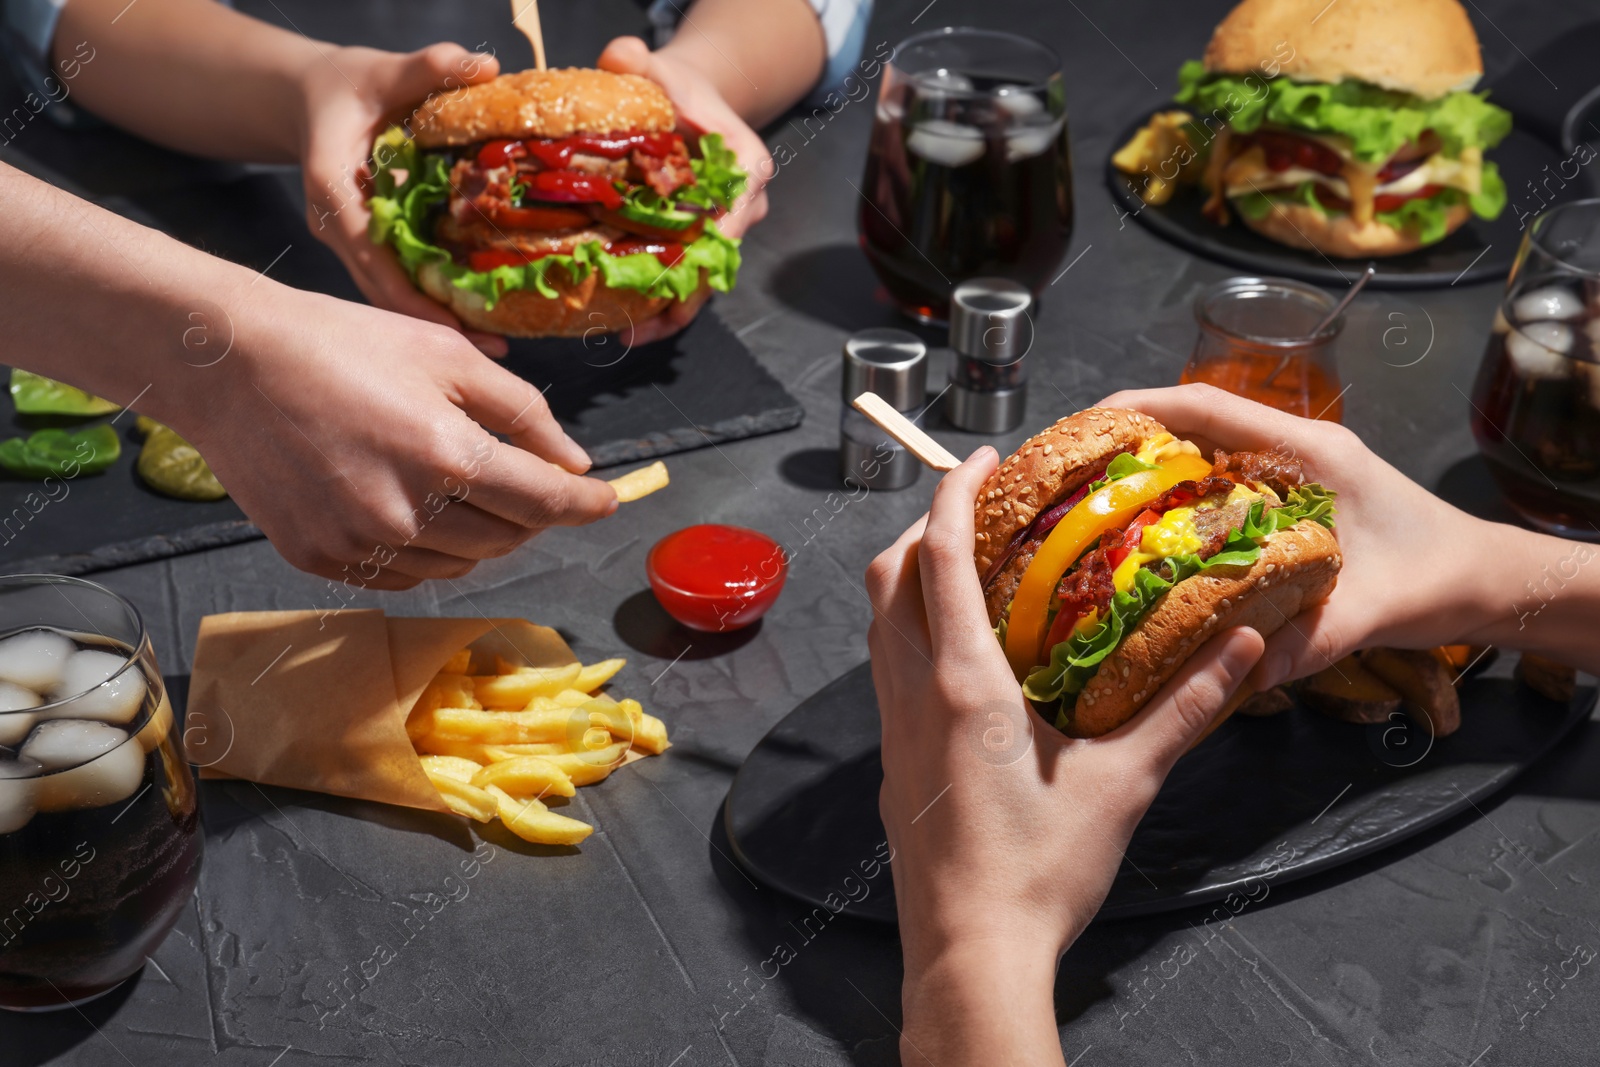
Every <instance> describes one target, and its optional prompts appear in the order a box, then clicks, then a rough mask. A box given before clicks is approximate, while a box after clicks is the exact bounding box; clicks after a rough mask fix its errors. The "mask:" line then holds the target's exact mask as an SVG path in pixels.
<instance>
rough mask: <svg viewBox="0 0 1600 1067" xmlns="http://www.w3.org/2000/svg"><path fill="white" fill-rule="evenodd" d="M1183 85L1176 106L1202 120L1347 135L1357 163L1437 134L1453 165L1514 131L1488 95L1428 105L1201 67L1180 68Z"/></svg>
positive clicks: (1357, 88)
mask: <svg viewBox="0 0 1600 1067" xmlns="http://www.w3.org/2000/svg"><path fill="white" fill-rule="evenodd" d="M1178 83H1179V89H1178V93H1177V96H1176V97H1175V98H1174V99H1176V100H1177V101H1178V102H1179V103H1181V104H1185V105H1187V106H1188V107H1190V108H1192V109H1194V110H1195V111H1197V112H1199V113H1200V118H1201V120H1202V121H1204V119H1205V118H1206V117H1207V116H1208V115H1210V114H1213V113H1215V114H1217V115H1219V117H1221V118H1223V119H1225V120H1226V121H1227V122H1228V123H1229V124H1230V125H1231V126H1233V128H1234V129H1236V130H1238V131H1239V132H1240V133H1251V132H1253V131H1255V130H1256V129H1258V128H1259V127H1260V126H1261V124H1262V123H1263V122H1270V123H1273V124H1275V125H1279V126H1288V127H1294V128H1298V129H1302V130H1311V131H1313V132H1316V133H1332V134H1342V135H1344V136H1345V137H1348V138H1350V142H1351V151H1352V152H1354V153H1355V156H1356V158H1357V159H1360V160H1364V161H1365V162H1368V163H1381V162H1383V161H1384V160H1387V159H1388V158H1389V157H1390V156H1392V155H1394V153H1395V151H1396V150H1397V149H1399V148H1400V146H1401V145H1404V144H1406V143H1407V142H1408V141H1415V140H1416V139H1417V138H1418V137H1420V136H1421V135H1422V132H1423V131H1424V130H1432V131H1433V132H1434V133H1436V134H1438V135H1439V140H1440V141H1441V142H1442V148H1441V151H1443V153H1444V154H1445V155H1446V156H1448V157H1450V158H1452V159H1453V158H1455V157H1456V156H1459V155H1460V154H1461V150H1462V149H1463V148H1493V147H1494V146H1495V145H1497V144H1499V143H1500V142H1501V141H1502V140H1503V139H1504V138H1505V136H1506V134H1508V133H1510V132H1511V113H1510V112H1508V111H1506V110H1505V109H1504V108H1500V107H1496V106H1495V105H1493V104H1491V103H1489V102H1488V100H1487V99H1485V98H1486V97H1487V96H1488V94H1487V93H1472V92H1466V91H1460V92H1454V93H1450V94H1448V95H1446V96H1443V97H1440V98H1439V99H1437V100H1424V99H1422V98H1421V97H1418V96H1413V95H1411V94H1409V93H1400V92H1394V91H1391V90H1388V89H1380V88H1378V87H1377V86H1375V85H1369V84H1367V83H1365V82H1359V81H1354V80H1351V79H1348V78H1347V79H1345V80H1344V81H1341V82H1338V83H1335V84H1328V83H1326V82H1297V81H1293V80H1291V79H1289V78H1286V77H1280V78H1271V79H1267V78H1263V77H1261V76H1260V75H1257V74H1250V75H1245V76H1243V77H1241V76H1239V75H1235V74H1208V73H1207V72H1206V69H1205V65H1204V64H1203V63H1201V62H1200V61H1199V60H1190V61H1189V62H1187V63H1185V64H1184V65H1183V68H1182V69H1181V70H1179V72H1178Z"/></svg>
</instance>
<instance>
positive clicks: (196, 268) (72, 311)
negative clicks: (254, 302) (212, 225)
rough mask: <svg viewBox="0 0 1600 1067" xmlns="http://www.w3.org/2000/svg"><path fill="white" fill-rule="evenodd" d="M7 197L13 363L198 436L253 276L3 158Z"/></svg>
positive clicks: (0, 281)
mask: <svg viewBox="0 0 1600 1067" xmlns="http://www.w3.org/2000/svg"><path fill="white" fill-rule="evenodd" d="M0 202H3V203H4V204H5V205H6V210H5V212H4V214H0V321H3V322H4V323H5V324H6V362H7V363H8V364H11V365H12V366H17V367H21V368H23V369H24V370H30V371H34V372H35V373H38V374H44V375H48V376H49V377H52V378H58V379H61V380H64V381H67V382H69V383H71V384H73V385H76V386H79V387H80V388H83V389H87V390H89V391H90V392H93V393H96V394H98V395H100V396H104V397H105V398H107V399H108V400H111V401H113V402H115V403H117V404H122V405H131V404H133V403H135V401H137V403H138V408H139V410H140V411H141V412H144V413H148V414H150V415H151V416H153V417H155V418H157V419H159V420H160V421H162V422H166V423H169V424H171V425H174V426H176V427H178V428H180V430H183V431H188V432H189V433H193V432H194V431H195V427H193V426H191V425H189V423H190V418H189V416H190V415H192V414H193V413H194V412H196V411H197V410H200V409H202V408H204V407H206V406H207V405H196V404H194V403H193V402H192V400H191V398H192V397H194V396H196V395H200V394H203V393H204V392H205V391H206V390H208V389H210V390H213V391H214V389H215V386H216V379H217V374H216V372H212V373H211V374H210V376H209V378H208V377H207V368H208V367H210V366H214V365H215V364H216V362H217V361H218V360H219V359H220V357H222V355H223V353H224V352H225V351H228V349H229V346H230V342H231V339H232V337H233V334H234V330H235V323H234V321H233V320H235V319H237V318H239V314H238V310H239V308H240V307H241V306H242V305H243V304H244V303H245V300H244V294H245V293H247V292H249V293H261V294H262V295H264V290H256V289H252V285H253V284H254V283H255V277H254V274H253V272H252V271H250V270H248V269H246V268H244V267H240V266H237V265H235V264H232V263H228V262H226V261H224V260H220V259H217V258H215V257H213V256H208V255H206V254H205V253H203V252H199V251H197V250H195V249H193V248H190V247H188V246H187V245H184V244H181V243H179V242H178V241H175V240H173V239H172V238H170V237H167V236H165V235H163V234H160V233H157V232H156V231H154V230H150V229H147V228H146V227H143V226H140V225H138V224H137V223H134V222H130V221H128V220H127V219H124V218H122V217H120V216H118V215H114V214H112V213H111V212H109V211H105V210H103V209H101V208H98V207H95V206H94V205H93V204H89V203H85V202H84V201H82V200H79V199H78V198H76V197H73V196H71V195H69V194H67V193H64V192H62V191H61V190H59V189H56V188H54V187H52V186H49V185H47V184H45V183H44V182H40V181H37V180H35V179H33V178H31V177H29V176H27V175H25V174H22V173H21V172H19V171H16V170H13V169H12V168H10V167H6V166H3V165H0ZM260 285H261V286H268V287H276V283H274V282H271V281H269V280H266V279H262V280H261V281H260ZM240 325H241V326H242V323H241V324H240ZM228 358H229V360H230V361H232V363H233V364H236V363H238V362H239V361H240V360H242V359H243V356H242V355H241V354H240V352H239V351H238V350H237V349H236V350H235V351H233V352H232V354H231V355H230V356H229V357H228ZM234 369H235V368H234V366H232V365H230V366H229V367H228V368H227V371H228V372H231V371H233V370H234Z"/></svg>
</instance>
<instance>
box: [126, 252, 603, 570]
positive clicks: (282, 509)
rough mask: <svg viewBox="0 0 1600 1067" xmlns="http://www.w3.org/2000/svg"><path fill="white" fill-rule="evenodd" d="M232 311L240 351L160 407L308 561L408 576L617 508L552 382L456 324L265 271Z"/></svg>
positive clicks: (489, 553) (235, 493) (203, 369)
mask: <svg viewBox="0 0 1600 1067" xmlns="http://www.w3.org/2000/svg"><path fill="white" fill-rule="evenodd" d="M266 287H270V288H266ZM230 306H231V307H232V308H233V310H232V311H231V312H230V313H229V314H230V319H231V322H230V323H229V325H231V327H232V329H231V347H229V348H228V349H227V354H226V355H223V356H221V357H220V358H214V359H212V358H208V359H207V360H200V359H195V360H193V361H192V364H191V365H193V366H194V367H195V370H194V371H193V372H192V374H187V373H186V374H185V375H184V376H183V380H184V381H185V382H186V383H187V384H186V385H185V388H186V389H188V390H189V391H190V394H189V395H188V396H186V397H181V398H178V399H179V401H180V402H179V403H176V404H174V405H173V410H164V411H161V412H159V413H158V417H161V418H162V419H163V421H167V422H170V423H171V424H172V425H173V426H174V428H175V429H177V430H178V431H179V432H180V433H182V434H183V435H184V436H185V437H186V438H188V439H189V440H190V441H191V442H193V443H194V445H195V446H196V447H197V448H199V449H200V451H201V453H202V454H203V455H204V456H205V457H206V460H207V461H208V462H209V463H210V464H211V467H212V469H213V470H214V471H215V472H216V475H217V477H218V479H219V480H220V481H221V482H222V484H223V485H224V486H225V487H226V488H227V490H228V492H229V494H230V495H231V496H232V497H233V498H234V499H235V500H236V501H237V502H238V503H239V506H240V507H241V508H243V509H244V511H245V514H247V515H248V516H250V518H251V520H252V521H254V522H255V524H256V525H257V526H259V527H260V528H261V530H262V532H263V533H265V534H266V535H267V537H268V538H270V539H271V540H272V543H273V545H274V546H276V548H277V549H278V551H279V552H280V553H282V554H283V556H284V558H286V559H287V560H288V561H289V562H290V563H292V564H294V565H295V566H296V567H299V568H300V569H302V570H306V571H310V572H312V573H314V574H319V575H322V576H324V577H327V578H331V579H334V580H336V581H343V582H347V583H349V584H350V585H351V586H353V587H356V588H361V587H371V588H378V589H404V588H408V587H410V586H413V585H415V584H417V582H419V581H421V580H422V579H425V578H455V577H459V576H460V575H463V574H465V573H466V572H467V571H469V570H471V569H472V567H473V565H474V564H475V563H477V562H478V561H479V560H483V559H488V558H491V557H495V556H502V555H505V554H506V553H508V552H510V551H512V550H513V549H515V548H516V547H517V546H519V545H521V544H522V543H523V542H525V541H526V540H528V539H529V538H530V537H532V536H534V535H535V534H536V533H538V532H539V531H540V530H542V529H544V528H546V527H549V526H574V525H580V524H583V523H588V522H593V521H594V520H596V519H599V518H602V517H604V516H606V515H609V514H610V513H611V512H612V511H614V510H615V509H616V507H617V498H616V493H615V491H613V490H612V488H611V487H610V486H609V485H607V484H606V483H605V482H602V481H599V480H597V479H594V478H584V477H579V475H580V474H582V472H584V471H586V470H588V468H589V457H588V456H587V455H586V454H585V453H584V451H583V449H582V448H580V447H579V446H578V445H577V443H576V442H574V441H573V440H572V439H571V438H569V437H568V436H567V435H566V434H565V433H563V432H562V430H561V427H560V426H559V425H557V423H556V421H555V419H554V418H553V417H552V416H551V414H550V409H549V407H548V405H547V404H546V403H545V400H544V397H543V396H542V395H541V393H540V392H539V390H538V389H536V388H534V387H533V386H532V385H530V384H529V383H528V382H526V381H524V380H522V379H521V378H518V377H516V376H515V375H513V374H512V373H511V372H509V371H507V370H505V369H504V368H503V367H501V366H499V365H498V364H496V363H494V362H493V361H491V360H489V359H487V358H486V357H484V355H483V354H482V353H480V352H479V351H478V350H477V349H475V348H473V347H472V346H471V345H470V344H468V343H467V341H466V340H465V339H464V338H463V337H462V336H461V335H460V334H459V333H457V332H455V331H453V330H451V329H448V328H447V327H444V326H440V325H437V324H434V323H428V322H421V321H418V320H415V319H409V318H405V317H403V316H400V315H396V314H393V313H391V312H387V311H381V310H378V309H375V308H369V307H366V306H364V305H361V304H352V303H349V302H347V301H343V300H336V299H334V298H332V297H327V296H322V295H320V294H315V293H306V292H302V291H300V290H296V289H290V288H288V287H286V286H279V285H276V283H273V282H270V281H265V280H262V281H259V282H258V283H252V284H251V285H250V286H249V290H248V294H247V295H246V296H245V297H244V298H242V299H236V300H234V301H232V302H231V304H230ZM219 328H220V327H219ZM218 347H221V346H220V345H219V346H218ZM213 350H214V349H213ZM197 354H198V353H197ZM218 396H226V398H227V400H226V402H225V403H217V402H216V401H217V397H218ZM491 430H493V431H495V432H496V433H500V434H503V435H505V436H506V437H508V438H509V439H510V442H511V443H510V444H506V443H504V442H502V441H500V440H498V439H497V438H496V437H495V436H493V434H491V433H490V431H491Z"/></svg>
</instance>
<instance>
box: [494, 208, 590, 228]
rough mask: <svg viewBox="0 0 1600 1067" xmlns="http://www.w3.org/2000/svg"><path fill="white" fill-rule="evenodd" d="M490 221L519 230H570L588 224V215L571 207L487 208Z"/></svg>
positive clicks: (580, 209)
mask: <svg viewBox="0 0 1600 1067" xmlns="http://www.w3.org/2000/svg"><path fill="white" fill-rule="evenodd" d="M488 214H489V218H490V220H491V221H493V222H496V223H499V224H500V225H502V226H511V227H514V228H516V229H519V230H571V229H575V228H577V227H579V226H587V225H589V223H590V221H591V220H590V218H589V213H588V212H587V211H584V210H583V209H582V208H573V207H553V206H552V207H546V206H534V207H500V206H491V207H490V208H489V212H488Z"/></svg>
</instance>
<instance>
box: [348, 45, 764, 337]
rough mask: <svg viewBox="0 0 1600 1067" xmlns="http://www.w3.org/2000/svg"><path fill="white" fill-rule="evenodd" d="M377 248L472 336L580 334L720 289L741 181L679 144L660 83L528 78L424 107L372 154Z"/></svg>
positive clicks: (718, 148)
mask: <svg viewBox="0 0 1600 1067" xmlns="http://www.w3.org/2000/svg"><path fill="white" fill-rule="evenodd" d="M373 163H374V175H373V183H372V190H373V195H372V196H371V198H370V199H369V200H368V205H369V207H370V208H371V211H372V227H371V235H372V239H373V240H374V241H376V242H379V243H388V244H392V245H393V246H394V248H395V251H396V252H397V254H398V255H399V258H400V262H401V264H402V265H404V266H405V268H406V269H407V270H408V271H409V272H410V273H411V275H412V277H413V278H414V279H415V280H416V282H417V285H418V286H419V287H420V288H421V289H422V290H423V291H424V292H426V293H427V294H428V295H429V296H431V297H433V298H434V299H435V300H437V301H439V302H440V303H441V304H443V305H445V306H446V307H448V308H449V309H450V310H451V311H452V312H454V313H455V314H456V316H457V317H458V318H460V319H461V321H462V322H463V323H465V324H466V325H467V326H469V327H471V328H473V329H478V330H484V331H488V332H491V333H500V334H506V335H508V336H513V337H560V336H567V337H571V336H582V335H585V334H588V333H592V332H594V331H596V330H599V331H611V330H620V329H624V328H627V327H630V326H636V325H638V324H639V323H641V322H643V321H645V320H646V319H649V318H652V317H654V316H656V315H659V314H660V313H661V312H663V311H664V310H666V309H667V307H668V306H670V305H671V303H672V302H673V301H675V300H689V299H691V298H692V297H694V296H695V295H696V294H697V293H698V292H699V291H701V290H702V289H705V288H710V289H714V290H717V291H718V292H727V291H728V290H729V289H730V288H732V286H733V283H734V279H735V276H736V275H737V273H738V270H739V248H738V245H739V243H738V242H737V241H735V240H732V239H730V238H728V237H724V236H723V235H722V233H721V232H720V231H719V230H718V229H717V225H716V218H717V217H718V216H719V215H720V214H723V213H725V212H726V211H727V210H728V209H729V208H730V207H731V206H732V204H733V202H734V201H735V200H736V199H737V198H738V197H739V194H740V193H741V192H743V190H744V185H745V175H744V172H743V171H742V170H740V169H739V167H738V165H737V163H736V161H735V160H734V157H733V153H732V152H730V151H728V150H727V149H726V148H724V147H723V144H722V138H721V136H720V135H718V134H705V135H700V136H696V135H694V134H693V133H692V132H691V133H689V134H688V137H687V138H686V136H685V133H684V131H681V130H679V128H678V126H677V116H676V114H675V112H674V110H673V107H672V103H671V101H670V100H668V99H667V96H666V93H664V92H663V91H662V90H661V87H660V86H658V85H656V84H655V83H654V82H652V81H649V80H648V79H645V78H641V77H638V76H637V75H632V74H612V73H610V72H608V71H601V70H584V69H568V70H549V71H537V70H529V71H523V72H521V73H518V74H503V75H501V76H500V77H498V78H495V79H494V80H492V81H488V82H484V83H482V84H480V85H473V86H470V87H466V88H461V89H454V90H451V91H450V92H447V93H443V94H440V95H437V96H434V97H430V98H429V99H428V100H427V101H425V102H424V103H423V105H422V106H421V107H419V108H418V109H417V111H416V113H415V115H414V116H413V121H412V123H411V130H410V132H409V134H408V133H407V131H405V130H402V129H400V128H398V127H394V128H391V129H389V130H388V131H387V132H386V133H384V134H383V135H382V136H381V137H380V138H379V139H378V142H377V144H376V145H375V146H374V150H373Z"/></svg>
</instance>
